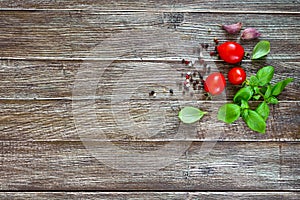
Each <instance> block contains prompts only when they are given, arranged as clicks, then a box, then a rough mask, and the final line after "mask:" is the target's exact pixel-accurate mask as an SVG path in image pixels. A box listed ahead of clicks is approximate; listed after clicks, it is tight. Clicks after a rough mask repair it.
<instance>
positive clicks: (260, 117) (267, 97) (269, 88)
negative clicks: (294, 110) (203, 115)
mask: <svg viewBox="0 0 300 200" xmlns="http://www.w3.org/2000/svg"><path fill="white" fill-rule="evenodd" d="M273 75H274V67H272V66H266V67H263V68H261V69H260V70H259V71H258V72H257V74H256V75H255V76H254V75H253V76H251V77H250V79H249V80H246V81H245V83H244V85H243V87H242V88H241V89H240V90H239V91H238V92H237V93H236V94H235V96H234V98H233V103H228V104H225V105H223V106H222V107H220V109H219V112H218V119H219V120H221V121H224V122H226V123H233V122H234V121H236V120H237V119H238V118H239V117H242V118H243V120H244V121H245V122H246V124H247V125H248V127H249V128H251V129H252V130H254V131H257V132H259V133H265V131H266V121H267V119H268V116H269V113H270V108H269V104H278V99H277V96H278V95H279V94H280V93H281V92H282V90H283V89H284V88H285V86H286V85H287V84H289V83H290V82H292V81H293V79H292V78H287V79H285V80H283V81H280V82H278V83H276V84H271V83H270V82H271V80H272V78H273ZM258 100H260V101H262V102H261V103H259V105H258V106H257V107H256V109H254V110H253V109H251V108H250V106H249V101H258Z"/></svg>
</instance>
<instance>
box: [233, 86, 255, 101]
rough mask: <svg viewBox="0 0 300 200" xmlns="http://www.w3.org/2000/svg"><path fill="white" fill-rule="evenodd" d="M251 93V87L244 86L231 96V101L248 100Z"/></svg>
mask: <svg viewBox="0 0 300 200" xmlns="http://www.w3.org/2000/svg"><path fill="white" fill-rule="evenodd" d="M252 95H253V91H252V89H251V87H249V86H248V87H244V88H241V89H240V90H239V91H238V92H237V93H236V94H235V96H234V98H233V101H234V102H235V103H240V102H241V100H244V101H249V99H251V97H252Z"/></svg>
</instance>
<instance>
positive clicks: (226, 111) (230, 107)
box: [218, 103, 240, 124]
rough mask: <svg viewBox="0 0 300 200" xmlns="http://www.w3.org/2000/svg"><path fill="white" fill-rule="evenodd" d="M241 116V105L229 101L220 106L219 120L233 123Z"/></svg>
mask: <svg viewBox="0 0 300 200" xmlns="http://www.w3.org/2000/svg"><path fill="white" fill-rule="evenodd" d="M239 117H240V107H239V106H238V105H236V104H233V103H228V104H225V105H223V106H221V107H220V108H219V112H218V120H221V121H223V122H226V123H229V124H230V123H232V122H234V121H235V120H237V119H238V118H239Z"/></svg>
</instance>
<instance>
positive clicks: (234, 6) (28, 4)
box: [0, 0, 299, 12]
mask: <svg viewBox="0 0 300 200" xmlns="http://www.w3.org/2000/svg"><path fill="white" fill-rule="evenodd" d="M0 7H1V8H2V9H80V10H84V9H88V10H159V9H164V10H165V9H172V10H179V11H182V10H189V11H202V12H205V11H206V12H212V11H214V10H220V11H230V12H232V11H243V12H245V11H256V12H263V11H271V12H275V11H281V12H282V11H295V12H299V9H298V8H299V1H289V0H276V1H271V0H266V1H263V2H254V1H252V0H245V1H243V2H241V1H237V0H232V1H229V0H225V1H222V2H216V1H213V0H209V1H205V0H196V1H192V0H184V1H176V2H175V1H174V2H170V1H166V0H164V1H158V0H156V1H150V2H149V1H146V0H144V1H124V0H114V1H103V0H101V1H96V0H92V1H83V0H75V1H72V2H68V1H67V2H66V1H63V0H56V1H55V2H53V1H50V0H46V1H42V2H40V1H37V0H29V1H26V0H19V1H10V0H3V1H1V3H0Z"/></svg>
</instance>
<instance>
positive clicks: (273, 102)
mask: <svg viewBox="0 0 300 200" xmlns="http://www.w3.org/2000/svg"><path fill="white" fill-rule="evenodd" d="M267 103H271V104H278V103H279V102H278V99H277V98H276V97H273V96H271V97H269V98H268V99H267Z"/></svg>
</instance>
